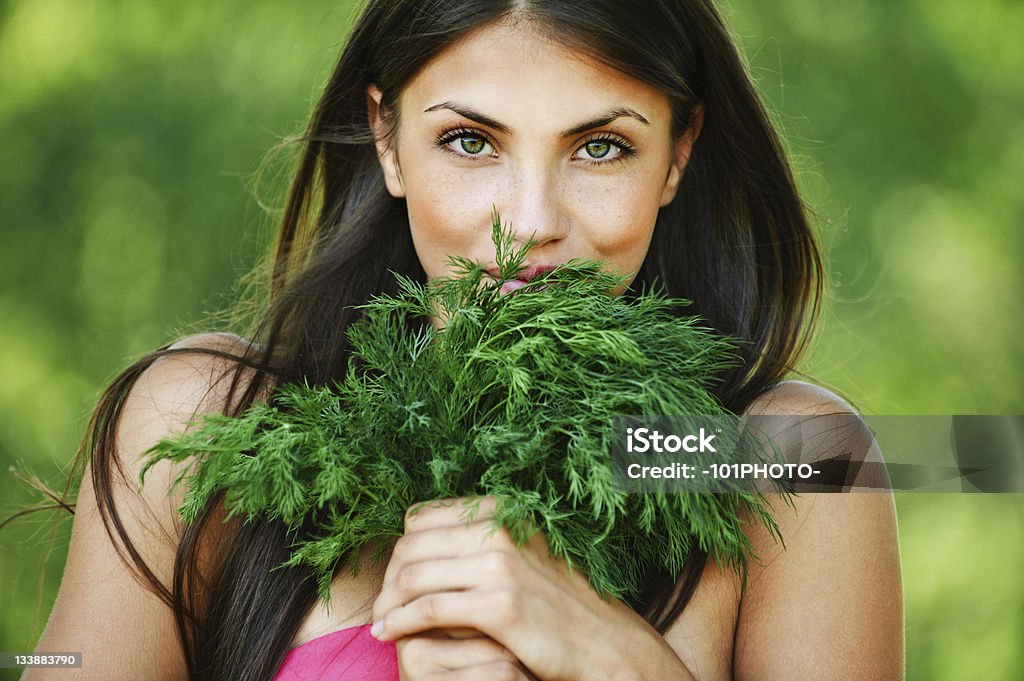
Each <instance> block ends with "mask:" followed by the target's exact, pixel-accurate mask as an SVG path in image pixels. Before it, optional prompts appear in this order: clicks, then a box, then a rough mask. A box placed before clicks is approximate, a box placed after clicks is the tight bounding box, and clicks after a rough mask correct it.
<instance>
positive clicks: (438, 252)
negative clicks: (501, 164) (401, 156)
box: [405, 162, 493, 277]
mask: <svg viewBox="0 0 1024 681" xmlns="http://www.w3.org/2000/svg"><path fill="white" fill-rule="evenodd" d="M409 167H410V168H415V170H413V171H412V172H411V173H408V174H406V175H405V177H406V206H407V209H408V212H409V225H410V230H411V233H412V239H413V243H414V245H415V247H416V253H417V255H418V256H419V259H420V263H421V264H422V265H423V269H424V271H426V273H427V276H428V277H437V276H441V275H445V274H448V273H449V272H448V268H447V263H448V257H449V256H450V255H458V256H462V257H467V258H471V259H476V260H480V259H486V258H487V253H486V251H487V246H488V245H489V244H490V233H491V232H490V203H489V202H488V200H487V199H488V197H490V196H493V192H491V191H489V188H488V186H485V185H484V184H482V182H481V181H482V179H483V178H481V177H480V175H479V173H475V174H472V175H470V174H469V173H467V172H465V171H464V170H462V169H458V168H451V167H448V168H445V167H443V166H442V165H441V164H433V165H431V164H430V163H425V162H424V163H419V164H412V163H410V166H409Z"/></svg>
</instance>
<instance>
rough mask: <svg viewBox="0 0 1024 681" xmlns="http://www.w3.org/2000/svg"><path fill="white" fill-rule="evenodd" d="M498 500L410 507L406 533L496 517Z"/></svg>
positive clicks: (487, 498) (474, 499)
mask: <svg viewBox="0 0 1024 681" xmlns="http://www.w3.org/2000/svg"><path fill="white" fill-rule="evenodd" d="M497 507H498V500H497V498H495V497H493V496H485V497H456V498H452V499H433V500H431V501H425V502H419V503H416V504H413V505H412V506H410V507H409V508H408V509H407V510H406V512H405V532H406V533H407V534H408V533H409V532H421V531H423V530H429V529H433V528H436V527H448V526H452V525H465V524H466V523H467V522H472V521H475V520H481V519H483V518H489V517H491V516H492V515H494V511H495V510H496V509H497Z"/></svg>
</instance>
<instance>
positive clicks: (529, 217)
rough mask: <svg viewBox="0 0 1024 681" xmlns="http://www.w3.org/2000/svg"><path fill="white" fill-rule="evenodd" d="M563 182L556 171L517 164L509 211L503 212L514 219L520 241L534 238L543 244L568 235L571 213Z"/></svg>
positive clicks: (538, 244)
mask: <svg viewBox="0 0 1024 681" xmlns="http://www.w3.org/2000/svg"><path fill="white" fill-rule="evenodd" d="M559 185H560V183H559V181H558V178H557V177H556V176H555V174H554V173H552V172H548V171H546V170H545V169H544V168H541V167H537V166H532V167H521V168H517V170H516V172H515V173H514V175H513V177H512V180H511V182H510V183H509V195H508V200H507V201H506V202H505V203H506V211H507V212H501V219H502V222H504V223H511V226H512V231H513V234H514V236H515V240H516V241H517V242H518V243H526V242H527V241H529V240H530V239H533V242H534V248H539V247H541V246H543V245H544V244H547V243H549V242H553V241H557V240H559V239H563V238H565V236H566V234H567V233H568V229H569V227H568V216H567V215H566V214H565V212H564V210H563V203H562V200H561V196H560V193H559ZM500 210H501V209H500V207H499V212H500Z"/></svg>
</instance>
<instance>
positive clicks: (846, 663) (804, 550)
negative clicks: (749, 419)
mask: <svg viewBox="0 0 1024 681" xmlns="http://www.w3.org/2000/svg"><path fill="white" fill-rule="evenodd" d="M754 408H755V409H761V410H764V412H765V413H771V414H795V415H816V414H828V413H843V414H848V413H852V410H851V409H850V407H849V405H847V404H846V403H845V402H843V401H842V400H841V399H839V398H838V397H836V396H835V395H833V394H832V393H830V392H828V391H826V390H823V389H821V388H817V387H815V386H811V385H808V384H806V383H797V382H790V383H784V384H782V385H781V386H779V387H778V388H776V390H774V391H771V392H770V393H769V394H768V396H767V398H766V399H765V400H763V401H762V403H761V404H760V405H755V407H754ZM823 446H828V445H827V444H825V445H823ZM808 454H809V455H810V456H815V452H808V453H805V456H806V455H808ZM866 460H867V461H869V462H871V461H874V462H880V461H881V454H880V453H879V451H878V449H877V446H874V445H873V446H872V448H871V449H870V450H868V452H867V453H866ZM771 501H772V502H773V508H774V516H775V520H776V522H777V523H778V525H779V528H780V530H781V534H782V537H783V539H784V541H785V549H783V547H782V546H780V545H778V544H777V543H776V542H775V541H774V540H773V539H772V538H771V537H770V536H768V535H767V532H765V531H764V528H763V527H760V526H759V525H755V524H751V525H750V527H749V530H748V531H749V534H750V537H751V540H752V542H753V544H754V547H755V551H756V552H757V553H758V555H759V557H760V561H759V563H758V562H752V564H751V568H750V571H749V575H748V583H747V590H746V593H745V595H744V597H743V601H742V605H741V607H740V611H739V616H738V621H737V625H736V644H735V650H734V657H733V671H734V674H735V678H736V679H738V680H753V679H775V678H787V679H794V680H799V679H826V678H827V679H858V680H861V679H864V680H867V679H879V680H882V679H886V680H888V679H902V678H903V673H904V670H903V595H902V582H901V576H900V559H899V540H898V537H897V533H896V513H895V507H894V504H893V497H892V494H891V493H890V492H887V491H875V492H858V493H843V494H838V493H832V494H805V495H801V496H799V497H797V498H796V499H794V504H793V506H792V507H790V506H787V505H785V504H783V503H781V502H780V501H779V500H778V498H777V497H776V498H775V499H773V500H771Z"/></svg>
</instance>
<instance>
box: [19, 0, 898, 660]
mask: <svg viewBox="0 0 1024 681" xmlns="http://www.w3.org/2000/svg"><path fill="white" fill-rule="evenodd" d="M304 144H305V147H304V152H303V154H302V157H301V160H300V164H299V167H298V172H297V174H296V177H295V180H294V183H293V185H292V188H291V192H290V196H289V200H288V204H287V208H286V212H285V215H284V218H283V222H282V225H281V230H280V233H279V237H278V242H277V251H276V257H275V260H274V269H273V276H272V282H271V287H270V293H271V296H270V301H271V302H270V306H269V309H268V310H267V312H266V314H265V315H264V317H263V321H262V322H261V324H260V325H259V326H258V327H257V328H255V329H253V330H252V332H251V333H250V334H248V335H249V337H250V338H251V339H252V342H249V341H245V340H243V339H241V338H238V337H235V336H231V335H228V334H209V335H202V336H196V337H192V338H188V339H185V340H183V341H181V342H179V343H176V344H174V345H172V346H170V347H168V348H163V349H161V350H159V351H157V352H155V353H152V354H151V355H149V356H147V357H145V358H143V359H142V360H140V361H139V362H137V363H136V364H135V365H133V366H132V367H131V368H129V369H128V370H127V371H126V372H125V373H124V374H122V375H121V376H120V377H119V378H118V380H117V381H115V383H114V384H113V385H112V386H111V387H110V389H109V390H108V391H107V393H106V394H105V395H104V397H103V400H102V401H101V403H100V405H99V407H98V408H97V411H96V413H95V414H94V417H93V421H92V424H91V427H90V436H89V438H88V439H87V446H86V447H84V448H83V451H87V452H88V454H89V455H90V459H89V461H88V463H87V471H86V476H85V479H84V482H83V485H82V488H81V491H80V494H79V499H78V512H77V514H76V518H75V524H74V530H73V536H72V542H71V546H70V550H69V556H68V564H67V568H66V572H65V578H64V581H63V584H62V586H61V591H60V595H59V597H58V600H57V603H56V605H55V608H54V612H53V614H52V616H51V619H50V622H49V624H48V626H47V629H46V631H45V633H44V635H43V638H42V639H41V641H40V643H39V650H43V651H46V650H50V651H53V650H82V651H84V653H85V663H84V667H83V670H82V671H83V677H82V678H93V677H95V678H129V677H131V678H159V679H164V678H166V679H185V678H191V679H226V678H239V679H271V678H274V677H275V675H278V677H279V678H282V679H283V678H293V677H289V676H287V674H291V673H292V672H294V671H296V669H298V667H299V666H301V665H299V664H298V663H297V662H295V660H296V659H297V658H298V657H301V656H302V655H303V654H305V653H304V652H303V651H311V650H313V646H314V644H316V643H318V642H319V643H324V642H328V641H331V640H340V639H331V638H329V636H332V635H333V636H337V635H341V632H348V634H346V635H345V636H346V638H345V640H346V641H349V642H351V641H352V640H353V639H352V636H351V634H354V635H359V636H362V637H363V638H361V639H360V640H359V642H358V647H359V648H360V649H361V650H362V651H363V652H364V653H365V652H366V651H370V654H371V655H376V656H379V657H378V659H384V660H385V661H386V660H387V659H391V660H392V662H397V667H398V670H399V673H400V675H401V678H403V679H426V678H430V679H435V678H437V679H451V680H454V679H476V678H480V679H491V678H517V679H531V678H536V679H542V680H548V679H552V680H553V679H597V678H601V679H606V678H631V679H634V678H635V679H641V678H651V679H666V678H678V679H690V678H694V679H728V678H741V679H758V678H782V677H785V678H791V679H803V678H813V679H817V678H857V679H867V678H879V679H882V678H885V679H889V678H901V676H902V645H903V644H902V606H901V593H900V576H899V559H898V552H897V545H896V535H895V515H894V509H893V504H892V499H891V496H890V495H888V494H884V493H883V494H859V495H827V496H825V495H807V496H804V497H799V498H797V499H795V500H794V501H793V503H792V505H789V506H787V505H786V504H783V503H780V502H778V501H776V503H775V504H774V513H775V519H776V522H777V523H778V525H779V528H780V530H781V534H782V536H783V537H784V539H785V547H783V546H782V545H780V544H777V543H776V542H775V540H774V539H773V538H772V537H771V536H769V535H768V534H767V533H766V532H765V531H764V530H763V529H760V528H758V527H757V526H756V525H755V524H754V523H750V525H749V535H750V538H751V541H752V543H753V546H754V548H755V552H756V553H757V555H758V557H759V558H760V561H759V562H755V563H754V564H752V565H751V567H750V569H749V571H748V573H747V574H746V581H745V583H744V581H743V578H742V577H741V576H739V575H736V574H735V573H733V572H730V571H728V570H725V569H719V567H718V566H717V565H716V564H715V563H714V562H713V561H709V560H708V559H707V557H706V556H703V555H701V554H700V553H699V552H697V553H695V555H694V556H693V557H692V558H691V560H690V563H689V566H688V568H687V570H686V571H685V573H684V574H683V575H666V574H650V575H648V576H647V580H646V582H645V589H644V593H643V594H642V595H641V597H640V598H638V599H636V601H635V602H632V603H629V604H624V603H619V602H615V601H605V600H602V599H601V598H599V597H598V596H597V594H596V593H595V592H593V591H592V590H591V589H590V588H589V586H588V585H587V583H586V581H585V580H584V579H583V578H582V577H580V576H579V575H578V574H576V575H575V576H570V575H569V574H568V573H567V572H566V571H565V570H564V567H563V566H562V565H560V564H557V563H556V562H555V561H554V560H553V559H551V558H550V557H549V556H548V554H547V550H546V546H545V545H544V542H543V539H542V538H541V537H540V536H539V535H538V536H536V537H535V539H534V540H532V541H531V542H530V543H529V544H527V545H526V546H524V547H523V548H522V549H521V550H516V549H515V548H513V546H512V544H511V543H510V542H509V540H508V538H507V537H506V536H505V535H504V534H503V533H498V534H496V535H494V536H492V537H490V538H484V537H483V536H482V528H483V527H484V521H486V519H487V513H488V511H489V510H492V509H493V506H492V500H486V499H485V500H484V506H483V511H484V512H483V514H482V515H481V516H479V517H478V519H477V522H474V523H473V524H470V525H466V524H465V523H464V522H461V520H460V507H459V505H458V504H454V503H451V502H447V503H440V504H436V505H435V506H433V507H431V508H429V509H428V510H427V511H425V512H423V513H421V514H419V515H417V516H415V517H411V518H410V519H409V520H408V521H407V526H406V535H405V536H404V537H403V538H402V539H401V540H399V541H398V543H397V544H396V546H395V548H394V551H393V553H392V554H391V556H390V559H389V562H388V563H387V565H386V567H385V568H383V569H381V570H363V571H360V572H359V573H358V574H357V575H354V574H351V573H350V572H348V571H339V573H338V574H337V575H336V577H335V580H334V582H333V585H332V591H331V595H332V598H331V608H330V609H329V610H328V609H325V608H323V607H322V606H321V605H320V604H318V603H317V602H316V599H315V584H314V583H313V581H312V580H309V579H306V576H307V575H306V573H305V572H304V571H300V570H274V569H273V568H275V567H277V566H278V565H279V564H280V563H282V562H283V561H284V560H285V559H286V558H287V556H288V542H287V539H286V535H285V528H283V527H282V526H281V525H280V524H278V523H273V522H253V523H244V524H243V523H240V522H238V521H237V519H233V520H231V521H229V522H227V523H224V522H223V521H224V515H225V514H224V512H223V505H222V501H223V500H222V499H220V498H216V499H213V500H211V502H210V503H209V504H208V506H207V508H206V512H205V513H204V515H203V517H202V519H201V521H200V522H197V523H195V524H193V525H191V526H188V527H179V526H178V524H177V521H176V517H177V516H176V508H177V506H178V505H179V504H180V502H181V494H182V492H181V491H179V490H174V491H173V492H172V493H171V494H170V496H168V489H169V488H170V487H171V486H170V481H171V480H173V478H174V477H175V476H176V475H177V474H178V473H179V472H180V471H178V470H175V469H174V468H172V467H171V466H170V465H169V464H167V463H166V462H165V463H162V464H160V465H159V466H158V467H156V468H155V469H153V470H151V472H150V473H149V474H148V475H147V478H146V485H145V486H144V487H142V488H141V489H140V488H138V487H137V486H136V485H135V484H134V481H135V480H136V479H137V472H138V469H139V465H140V462H139V457H140V455H141V453H143V452H144V451H146V450H147V449H148V448H149V447H150V446H151V445H152V444H153V443H155V442H156V441H157V440H158V439H160V438H161V437H163V436H165V435H167V434H169V433H172V432H175V431H178V430H180V429H182V428H183V427H185V426H186V424H187V421H188V420H189V418H190V417H191V416H192V415H193V414H195V413H199V412H205V411H213V410H222V411H225V412H226V413H237V412H239V411H240V410H241V409H244V408H245V407H246V406H247V405H248V404H251V403H252V402H253V401H255V400H261V399H266V398H267V396H268V394H269V391H270V390H272V388H273V387H274V386H275V385H277V384H279V383H282V382H289V381H296V380H300V379H302V380H306V381H308V382H309V383H311V384H325V383H328V382H330V381H332V380H333V379H335V378H337V377H340V376H341V375H342V374H343V372H344V370H345V366H346V362H347V345H346V340H345V329H346V328H347V327H348V325H349V324H351V323H352V322H353V321H354V319H355V318H356V314H357V312H356V311H355V310H354V309H353V306H354V305H357V304H359V303H362V302H365V301H366V300H367V299H368V298H369V297H370V295H372V294H373V293H375V292H378V291H390V290H392V289H393V275H392V274H391V271H397V272H402V273H405V274H406V275H408V276H412V277H416V278H420V279H423V278H428V277H435V276H438V275H441V274H444V273H445V272H446V269H445V262H446V258H447V256H449V255H460V256H464V257H467V258H471V259H473V260H477V261H480V262H484V263H489V264H493V260H494V250H493V245H492V244H491V242H490V229H489V225H490V210H491V207H492V205H493V206H495V207H497V209H498V211H499V213H500V214H501V215H502V217H503V218H504V219H506V220H507V221H510V222H511V223H512V224H513V225H514V227H515V228H516V230H517V238H518V239H519V240H520V241H525V240H526V239H528V238H530V237H532V238H533V239H534V240H535V246H534V247H533V249H532V250H531V252H530V255H529V258H528V264H530V265H531V266H532V269H528V270H527V274H526V275H524V276H526V277H528V276H530V274H531V273H537V272H540V271H543V270H544V269H546V268H548V267H552V266H556V265H558V264H559V263H562V262H565V261H567V260H569V259H570V258H573V257H587V258H595V259H598V260H601V261H603V262H605V263H607V266H608V267H609V268H610V269H612V270H615V271H617V272H619V273H623V274H631V273H636V274H635V277H634V278H633V284H634V286H637V285H639V284H640V283H651V282H654V281H655V280H658V281H660V282H662V283H663V284H664V285H665V287H666V288H667V290H668V293H669V294H671V295H673V296H680V297H686V298H690V299H693V300H694V301H695V311H696V312H697V313H699V314H701V315H703V316H705V317H706V318H707V319H708V320H709V321H710V323H711V324H712V325H714V326H715V328H717V329H718V330H719V331H721V332H722V333H725V334H729V335H732V336H735V337H738V338H741V339H743V340H744V341H746V343H745V345H744V347H743V360H744V364H743V365H742V366H740V367H737V368H736V369H734V370H730V371H729V372H726V373H725V374H724V375H723V376H722V380H721V382H720V383H719V385H718V386H717V393H716V394H717V396H718V398H719V399H720V400H721V401H722V403H723V404H724V405H725V406H726V407H728V408H729V409H731V410H733V411H734V412H737V413H739V412H746V413H752V414H758V413H773V414H780V413H781V414H790V415H806V414H820V413H833V412H839V413H847V412H848V411H849V408H848V406H847V405H846V404H845V403H843V402H842V401H841V400H839V399H838V398H837V397H835V396H834V395H832V394H831V393H828V392H827V391H824V390H822V389H819V388H816V387H814V386H811V385H808V384H805V383H797V382H782V378H783V376H784V375H785V374H786V373H787V372H788V371H790V370H791V369H792V367H793V366H794V363H795V361H796V358H797V356H798V355H799V353H800V350H801V349H802V347H803V345H804V343H805V341H806V332H807V330H808V328H809V326H810V321H811V320H812V318H813V316H814V312H815V310H816V305H817V296H818V293H819V286H820V283H819V282H820V279H819V274H820V271H819V270H820V265H819V256H818V252H817V250H816V246H815V243H814V240H813V238H812V235H811V232H810V230H809V228H808V225H807V223H806V220H805V217H804V213H803V207H802V205H801V202H800V199H799V197H798V195H797V192H796V190H795V187H794V182H793V178H792V176H791V173H790V171H789V168H788V165H787V164H786V161H785V159H784V156H783V153H782V150H781V146H780V144H779V142H778V140H777V137H776V135H775V134H774V132H773V130H772V128H771V126H770V124H769V123H768V121H767V119H766V116H765V114H764V111H763V109H762V107H761V105H760V104H759V102H758V100H757V97H756V95H755V93H754V91H753V88H752V87H751V84H750V82H749V79H748V77H747V76H746V74H745V72H744V69H743V66H742V62H741V60H740V58H739V57H738V55H737V53H736V50H735V47H734V46H733V44H732V43H731V41H730V39H729V37H728V33H727V31H726V29H725V27H724V25H723V24H722V21H721V19H720V18H719V16H718V14H717V13H716V11H715V10H714V8H713V7H712V6H711V5H710V3H709V2H705V1H702V0H660V1H658V0H648V1H645V2H637V1H636V0H628V1H627V0H618V1H612V0H605V1H598V0H587V1H585V2H583V1H575V2H552V1H544V2H539V1H531V0H519V1H515V0H506V1H496V0H492V1H484V0H476V1H471V0H465V1H462V2H457V3H455V2H437V1H429V2H424V1H422V0H389V1H383V0H382V1H377V2H370V3H369V6H368V7H367V8H366V10H365V11H364V13H363V15H362V16H361V17H360V19H359V21H358V23H357V25H356V28H355V30H354V32H353V33H352V35H351V37H350V39H349V41H348V43H347V45H346V47H345V50H344V52H343V54H342V56H341V59H340V61H339V63H338V65H337V67H336V69H335V71H334V74H333V75H332V77H331V79H330V81H329V83H328V84H327V87H326V90H325V92H324V94H323V96H322V98H321V100H320V103H319V105H318V106H317V108H316V111H315V112H314V115H313V118H312V120H311V122H310V124H309V127H308V130H307V133H306V135H305V136H304ZM816 454H820V452H803V453H801V454H800V456H808V455H810V456H814V455H816ZM872 455H873V456H877V452H872ZM96 612H102V613H103V618H102V619H101V620H99V621H97V620H96V619H95V615H94V613H96ZM83 622H88V623H89V624H88V626H83ZM371 622H373V623H374V624H373V626H372V628H371V626H370V624H371ZM370 635H372V636H373V637H375V639H369V638H367V636H370ZM375 640H376V641H381V642H382V643H374V641H375ZM392 641H393V642H394V648H390V647H389V646H390V645H391V643H390V642H392ZM301 644H309V645H308V646H306V645H302V647H298V648H297V646H300V645H301ZM374 646H376V647H374ZM293 648H295V649H296V650H295V651H294V653H293V656H292V657H290V658H289V662H288V664H287V665H286V666H285V668H283V669H282V662H283V661H284V659H285V656H286V655H287V654H288V652H289V650H291V649H293ZM354 650H355V649H354V648H353V649H351V651H354ZM351 651H350V652H351ZM345 654H347V653H345V652H344V651H342V653H340V655H341V659H342V662H344V655H345ZM337 655H339V654H338V653H336V654H335V656H336V657H337ZM389 656H390V657H389ZM314 657H317V658H318V659H319V662H320V663H322V665H323V667H322V669H325V670H330V671H331V672H332V673H333V671H334V670H336V669H337V667H332V666H331V664H336V663H338V659H335V660H334V662H333V663H332V662H331V661H330V660H329V659H327V658H326V657H324V656H322V655H321V653H317V655H316V656H314ZM305 659H306V661H307V662H308V661H309V660H310V655H309V654H305ZM315 662H316V661H314V663H315ZM350 671H351V670H350ZM60 673H62V674H67V672H66V670H62V671H61V672H60ZM352 673H354V672H352ZM378 673H379V671H378ZM390 673H391V674H392V676H391V678H393V675H394V671H393V670H392V671H391V672H390ZM54 676H56V674H54ZM24 678H26V679H37V678H40V679H41V678H46V677H45V675H44V673H42V672H40V671H35V670H34V671H32V672H29V673H28V674H26V676H25V677H24ZM61 678H68V676H66V675H65V676H62V677H61ZM343 678H356V676H348V677H343ZM361 678H368V677H367V676H363V677H361ZM380 678H388V676H387V675H386V674H385V675H384V676H380Z"/></svg>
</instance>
